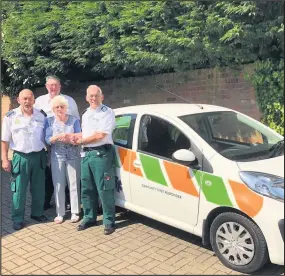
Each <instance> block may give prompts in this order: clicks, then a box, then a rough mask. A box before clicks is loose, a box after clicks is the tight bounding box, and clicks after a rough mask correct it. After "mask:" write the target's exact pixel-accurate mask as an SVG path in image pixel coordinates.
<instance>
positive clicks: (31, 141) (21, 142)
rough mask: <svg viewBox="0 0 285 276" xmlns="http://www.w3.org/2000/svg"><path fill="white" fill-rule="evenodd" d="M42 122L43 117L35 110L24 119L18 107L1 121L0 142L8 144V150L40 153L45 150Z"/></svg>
mask: <svg viewBox="0 0 285 276" xmlns="http://www.w3.org/2000/svg"><path fill="white" fill-rule="evenodd" d="M44 122H45V115H44V114H43V113H42V112H41V111H40V110H38V109H36V108H34V109H33V114H32V116H30V117H25V116H24V114H23V113H22V111H21V108H20V107H18V108H15V109H13V110H11V111H9V112H8V113H7V114H6V115H5V117H4V119H3V123H2V137H1V140H2V141H5V142H9V144H10V149H12V150H15V151H19V152H23V153H30V152H38V151H41V150H42V149H43V148H45V142H44V141H45V140H44Z"/></svg>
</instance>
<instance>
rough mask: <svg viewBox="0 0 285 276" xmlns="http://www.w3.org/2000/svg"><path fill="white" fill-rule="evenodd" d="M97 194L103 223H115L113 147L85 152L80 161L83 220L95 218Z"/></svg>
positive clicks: (91, 220) (94, 219) (93, 219)
mask: <svg viewBox="0 0 285 276" xmlns="http://www.w3.org/2000/svg"><path fill="white" fill-rule="evenodd" d="M98 196H99V197H100V200H101V202H102V209H103V224H104V225H113V224H114V223H115V169H114V154H113V148H110V149H102V150H93V151H89V152H86V156H85V157H84V158H83V159H82V161H81V200H82V205H83V211H84V217H83V221H85V222H94V221H96V220H97V207H98Z"/></svg>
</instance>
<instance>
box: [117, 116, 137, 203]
mask: <svg viewBox="0 0 285 276" xmlns="http://www.w3.org/2000/svg"><path fill="white" fill-rule="evenodd" d="M135 122H136V114H122V115H116V127H115V129H114V131H113V141H114V144H115V164H116V194H115V197H116V204H117V205H119V206H122V207H123V205H124V202H125V201H128V202H131V191H130V161H131V157H132V154H131V153H132V151H131V149H132V144H133V133H134V126H135Z"/></svg>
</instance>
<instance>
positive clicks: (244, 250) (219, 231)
mask: <svg viewBox="0 0 285 276" xmlns="http://www.w3.org/2000/svg"><path fill="white" fill-rule="evenodd" d="M231 233H232V234H231ZM210 242H211V245H212V248H213V250H214V252H215V254H216V256H217V257H218V258H219V260H220V261H221V262H222V263H223V264H224V265H225V266H226V267H228V268H230V269H232V270H235V271H239V272H242V273H252V272H254V271H257V270H259V269H260V268H261V267H263V266H264V264H265V263H266V262H267V261H268V260H269V256H268V249H267V244H266V241H265V238H264V236H263V234H262V232H261V230H260V228H259V227H258V226H257V225H256V224H255V223H254V222H252V221H251V220H249V219H248V218H246V217H245V216H242V215H239V214H236V213H230V212H227V213H222V214H220V215H218V216H217V217H216V218H215V219H214V221H213V223H212V225H211V228H210Z"/></svg>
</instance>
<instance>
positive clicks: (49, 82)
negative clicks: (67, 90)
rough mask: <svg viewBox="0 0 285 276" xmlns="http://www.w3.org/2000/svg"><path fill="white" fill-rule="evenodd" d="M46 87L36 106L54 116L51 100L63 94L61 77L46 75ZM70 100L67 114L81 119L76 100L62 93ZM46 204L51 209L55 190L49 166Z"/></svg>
mask: <svg viewBox="0 0 285 276" xmlns="http://www.w3.org/2000/svg"><path fill="white" fill-rule="evenodd" d="M46 89H47V91H48V93H47V94H46V95H43V96H40V97H38V98H37V99H36V101H35V104H34V107H35V108H37V109H42V110H43V111H44V112H45V113H46V114H47V117H51V116H53V112H52V110H51V106H50V101H51V100H52V99H53V98H54V97H55V96H57V95H59V94H61V93H60V91H61V83H60V79H59V78H58V77H57V76H47V77H46ZM61 95H62V96H63V97H65V98H66V100H67V101H68V109H67V114H69V115H72V116H74V117H76V118H78V119H80V115H79V111H78V107H77V104H76V102H75V100H74V99H73V98H72V97H70V96H67V95H63V94H61ZM45 189H46V191H45V205H44V208H45V210H46V209H49V208H50V207H51V205H50V201H51V198H52V195H53V192H54V187H53V183H52V177H51V169H50V167H49V166H48V167H47V170H46V184H45ZM65 191H66V201H65V202H66V205H67V206H66V209H70V208H69V207H70V198H69V190H68V187H66V190H65Z"/></svg>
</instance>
